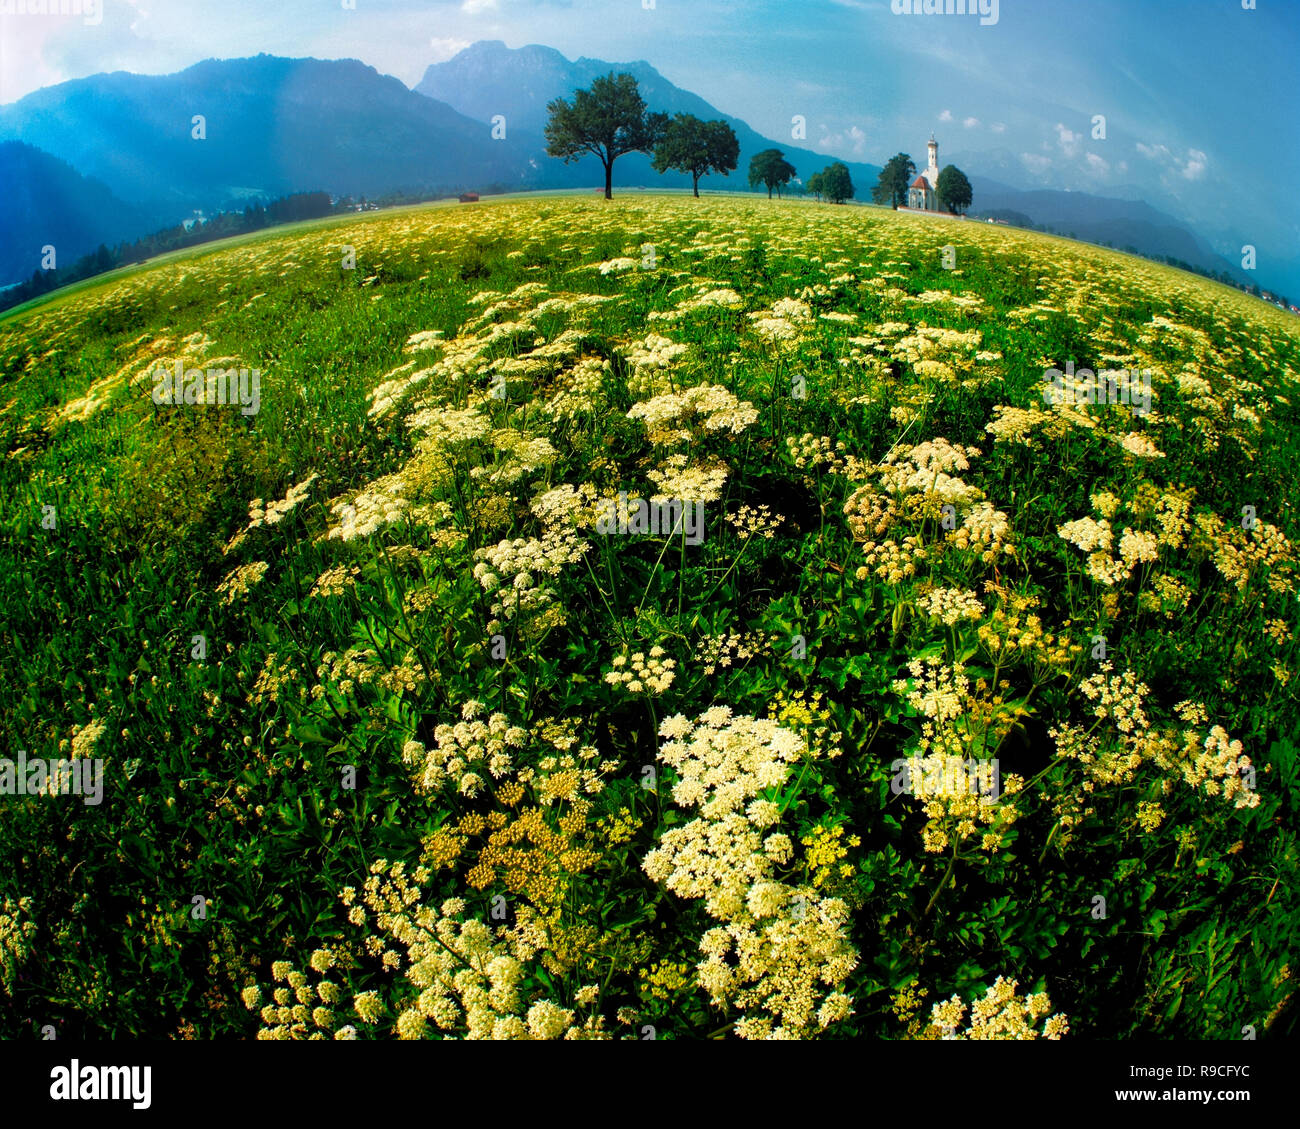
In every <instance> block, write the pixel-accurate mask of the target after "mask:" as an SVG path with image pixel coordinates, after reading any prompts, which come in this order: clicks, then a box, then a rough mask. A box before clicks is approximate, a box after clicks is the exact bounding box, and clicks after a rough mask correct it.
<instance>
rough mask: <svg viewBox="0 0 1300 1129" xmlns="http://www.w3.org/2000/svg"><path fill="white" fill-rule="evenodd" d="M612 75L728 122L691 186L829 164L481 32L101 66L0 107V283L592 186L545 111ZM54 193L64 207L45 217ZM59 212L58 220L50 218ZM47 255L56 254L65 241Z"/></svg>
mask: <svg viewBox="0 0 1300 1129" xmlns="http://www.w3.org/2000/svg"><path fill="white" fill-rule="evenodd" d="M611 71H612V72H615V73H618V72H627V73H630V74H632V75H633V76H634V77H635V78H636V79H637V81H638V85H639V88H640V90H641V93H642V96H643V97H644V99H645V101H646V103H647V106H648V108H649V109H651V110H656V111H663V112H667V113H691V114H694V115H696V116H697V117H700V118H704V119H706V120H707V119H717V118H721V119H723V120H725V121H726V122H728V123H729V124H730V125H731V127H732V128H733V129H734V130H735V131H736V135H737V138H738V140H739V141H740V149H741V152H740V160H739V162H738V167H737V169H736V171H735V172H733V173H732V174H731V175H730V176H728V177H722V176H719V175H711V176H708V177H706V178H705V179H704V180H703V181H702V182H701V188H702V189H704V190H707V189H711V188H726V189H744V188H746V187H747V179H748V177H747V173H748V166H749V160H750V158H751V157H752V156H753V155H754V154H755V153H756V152H758V151H760V150H762V149H768V148H779V149H780V150H782V152H783V153H784V154H785V156H786V158H787V160H789V161H790V162H791V164H793V165H794V166H795V169H796V172H797V175H798V177H799V178H800V179H801V180H803V181H806V180H807V178H808V177H809V176H811V175H812V173H814V172H817V171H819V170H820V169H822V168H824V167H825V166H826V165H828V164H829V163H830V162H831V161H832V160H835V159H836V157H835V156H834V155H831V154H826V153H821V152H817V151H815V150H812V149H808V148H802V147H799V146H797V145H794V144H790V143H788V142H784V141H781V140H773V139H771V138H768V137H764V136H763V135H762V134H760V133H758V132H757V131H755V130H754V129H752V128H751V127H750V126H749V125H748V124H747V123H746V122H744V121H743V120H741V119H740V118H736V117H733V116H731V115H729V114H726V113H723V112H722V111H720V110H718V109H717V108H716V107H714V106H712V105H711V104H710V103H708V102H706V101H705V100H704V99H703V98H701V97H699V96H698V95H696V94H693V93H691V92H690V91H687V90H683V89H681V88H680V87H677V86H675V85H674V84H673V83H672V82H670V81H669V80H668V79H666V78H665V77H664V76H663V75H662V74H660V73H659V71H657V70H656V69H655V68H654V67H653V66H651V65H650V64H649V63H648V62H645V61H644V60H638V61H636V62H631V63H611V62H606V61H604V60H601V59H591V58H585V57H584V58H579V59H577V60H575V61H570V60H568V59H567V58H566V57H565V56H564V55H562V54H561V53H560V52H559V51H556V50H555V49H554V48H551V47H545V46H541V45H536V44H534V45H530V46H527V47H521V48H514V49H512V48H508V47H506V45H505V44H504V43H502V42H500V41H480V42H478V43H475V44H473V45H471V46H470V47H467V48H466V49H464V50H463V51H461V52H459V53H458V54H457V55H456V56H454V57H453V58H451V59H449V60H447V61H445V62H442V63H435V64H433V65H432V66H430V67H428V68H427V70H426V71H425V74H424V76H423V78H422V79H421V81H420V82H419V83H418V84H417V85H416V87H415V88H414V89H409V88H407V87H406V86H405V85H404V84H403V83H402V82H401V81H399V80H398V79H396V78H393V77H392V76H389V75H383V74H381V73H380V72H378V71H377V70H376V69H375V68H374V67H371V66H368V65H367V64H365V63H362V62H359V61H357V60H355V59H342V60H320V59H312V58H306V59H288V58H282V57H278V56H272V55H258V56H256V57H253V58H246V59H227V60H217V59H208V60H205V61H203V62H201V63H196V64H195V65H193V66H191V67H188V68H186V69H185V70H183V71H180V72H178V73H176V74H171V75H136V74H130V73H127V72H121V71H119V72H115V73H112V74H99V75H93V76H91V77H89V78H84V79H75V80H72V81H69V82H64V83H59V84H58V85H56V86H50V87H46V88H43V89H41V90H38V91H36V92H35V93H33V94H30V95H28V96H27V97H25V98H22V99H20V100H19V101H17V102H14V103H11V104H9V105H6V106H0V142H5V141H9V142H21V143H22V145H23V148H22V149H21V150H18V149H12V148H10V149H7V150H4V152H5V153H7V156H5V157H4V160H6V161H7V162H8V164H7V166H6V165H5V164H4V163H3V162H0V172H6V171H7V172H8V175H7V176H6V177H5V183H6V184H10V183H13V184H15V185H17V186H18V188H17V189H16V190H15V191H14V193H13V195H14V199H15V200H18V201H20V206H17V207H14V208H11V209H10V212H9V213H8V214H7V215H6V216H5V217H4V220H3V221H2V222H3V226H0V232H3V233H4V234H5V236H6V238H5V240H4V244H3V246H4V248H5V253H4V254H0V285H4V284H6V283H11V282H15V281H19V280H22V279H26V278H28V277H30V275H31V272H32V269H34V267H33V260H32V250H31V249H32V247H33V245H35V246H36V247H37V248H39V246H41V245H43V244H45V243H49V242H55V243H56V246H57V245H58V243H57V241H56V240H55V239H54V238H52V237H51V236H50V235H49V234H48V233H49V232H51V231H55V232H60V233H61V234H59V239H60V240H62V241H63V243H64V244H65V245H66V247H67V248H68V251H67V253H68V254H72V255H74V256H75V255H76V254H77V253H79V250H78V249H80V250H83V251H84V250H93V248H94V247H95V246H96V245H98V243H100V242H105V243H111V242H113V241H120V240H128V239H134V238H136V237H139V236H143V235H146V234H149V233H151V232H153V231H155V230H157V229H159V228H161V227H164V226H167V225H170V224H174V223H176V222H178V221H180V220H182V219H187V218H189V216H190V215H192V214H193V212H194V211H196V210H202V211H205V212H212V211H216V210H220V209H229V208H242V207H243V205H244V204H245V203H247V202H248V201H250V200H252V199H257V198H261V199H271V198H274V197H277V196H283V195H288V194H291V193H295V192H310V191H321V190H323V191H326V192H329V193H331V194H333V195H353V196H361V195H365V196H370V197H375V196H383V195H387V194H390V193H407V194H411V195H433V194H454V193H457V192H460V191H462V190H464V189H474V190H477V191H483V190H485V189H489V188H492V189H505V190H512V189H513V190H528V189H538V188H576V187H584V186H595V185H597V184H599V183H601V182H602V180H603V176H602V173H601V170H600V165H599V162H598V161H597V160H596V159H595V158H594V157H589V158H584V159H583V160H581V161H577V162H575V163H573V164H572V165H565V164H564V163H563V162H562V161H559V160H556V159H554V158H551V157H548V156H547V155H546V151H545V140H544V137H543V131H544V128H545V124H546V120H547V111H546V106H547V104H548V103H549V102H551V101H552V100H553V99H555V98H560V97H569V96H571V95H572V93H573V91H574V90H577V89H580V88H584V87H586V86H589V85H590V83H591V80H592V79H593V78H595V77H597V76H598V75H603V74H608V73H610V72H611ZM196 114H201V115H203V118H204V120H205V127H206V133H207V137H206V139H205V140H195V139H194V138H193V137H192V135H191V131H192V128H193V126H192V119H193V117H194V115H196ZM498 114H500V115H503V116H504V117H505V122H506V131H505V134H506V135H505V138H504V139H501V140H497V139H494V138H493V136H492V127H491V124H490V123H491V122H492V120H493V118H494V117H495V116H496V115H498ZM38 151H39V153H40V155H39V156H37V155H36V154H37V152H38ZM20 152H21V153H22V157H21V158H19V157H18V156H17V154H18V153H20ZM882 156H883V155H882ZM976 156H977V155H976V154H963V155H962V161H963V167H964V171H966V173H967V175H968V176H969V178H970V181H971V184H972V187H973V189H974V197H975V199H974V208H975V209H976V210H978V211H985V212H988V211H995V210H996V211H1012V212H1019V213H1023V214H1024V215H1027V216H1029V217H1030V219H1031V220H1032V221H1033V222H1034V223H1035V224H1037V225H1039V226H1050V227H1053V228H1055V229H1056V230H1058V231H1060V232H1062V233H1063V234H1070V233H1073V234H1074V235H1076V236H1077V237H1078V238H1081V239H1087V240H1091V241H1093V242H1098V243H1110V244H1111V245H1113V246H1115V247H1117V248H1119V249H1124V248H1125V247H1129V246H1131V247H1133V248H1135V249H1136V250H1137V251H1139V252H1140V253H1143V254H1147V255H1153V256H1157V257H1163V256H1172V257H1174V258H1177V259H1180V260H1182V261H1184V262H1187V263H1189V264H1191V265H1193V266H1195V267H1197V268H1198V269H1203V270H1208V271H1227V272H1228V273H1229V274H1230V275H1231V276H1232V277H1235V278H1238V279H1241V280H1242V281H1253V279H1249V280H1248V279H1246V277H1245V276H1244V275H1243V273H1242V272H1241V271H1240V270H1238V269H1236V267H1235V264H1232V263H1230V262H1227V261H1226V260H1224V259H1223V258H1221V257H1220V256H1218V255H1216V254H1215V253H1214V252H1213V251H1212V250H1211V249H1210V247H1209V246H1208V244H1207V243H1206V242H1205V240H1203V239H1202V238H1201V237H1200V236H1198V235H1197V234H1196V233H1195V232H1193V231H1191V230H1189V229H1188V227H1187V225H1186V224H1185V223H1183V222H1181V221H1179V220H1178V219H1176V218H1175V217H1173V216H1171V215H1168V214H1166V213H1164V212H1160V211H1157V210H1156V209H1155V208H1152V207H1151V206H1150V205H1149V204H1147V203H1146V202H1145V201H1143V200H1141V199H1120V198H1113V197H1111V198H1107V197H1099V196H1092V195H1090V194H1088V193H1084V192H1065V191H1060V190H1054V189H1049V190H1023V189H1017V188H1014V187H1012V186H1010V185H1007V184H1005V183H1002V182H1000V181H997V180H994V179H991V178H987V177H983V176H981V175H979V169H978V164H977V162H976ZM56 158H57V160H56ZM839 159H844V158H843V157H842V156H841V157H840V158H839ZM51 162H53V163H51ZM844 163H845V164H846V165H847V166H848V168H849V170H850V174H851V175H852V178H853V181H854V185H855V187H856V189H857V199H858V200H860V201H861V200H867V199H869V198H870V190H871V187H872V185H873V184H874V183H875V182H876V179H877V177H878V176H879V173H880V166H879V165H873V164H870V163H866V162H860V161H849V160H844ZM944 163H945V162H944V161H943V160H941V161H940V164H941V165H942V164H944ZM994 165H995V167H996V166H997V159H996V156H995V159H994ZM81 178H89V179H88V180H86V181H85V182H84V183H83V182H82V179H81ZM24 181H25V182H26V183H25V184H24V183H23V182H24ZM614 183H615V189H616V191H617V189H618V188H619V187H620V186H622V187H627V186H633V185H637V186H639V185H646V186H651V187H688V186H689V184H690V177H689V176H688V175H686V174H683V173H666V174H663V175H660V174H657V173H655V172H654V171H653V169H652V168H651V167H650V157H649V156H648V155H644V154H639V153H629V154H627V155H625V156H623V157H620V158H619V159H618V161H617V162H616V164H615V166H614ZM54 200H62V201H65V203H61V204H59V205H58V207H57V208H53V209H52V210H51V206H48V202H50V201H54ZM43 201H44V202H45V203H43ZM81 201H89V202H88V203H82V202H81ZM56 211H57V212H60V213H62V214H63V215H64V217H65V220H64V221H63V222H64V226H63V227H62V228H61V227H60V226H59V224H60V222H61V221H60V219H59V217H58V216H57V215H54V214H53V212H56ZM10 248H13V251H12V253H11V252H10ZM59 253H60V256H61V258H60V261H61V263H62V262H64V261H66V260H65V259H64V258H63V256H64V254H65V251H64V247H59Z"/></svg>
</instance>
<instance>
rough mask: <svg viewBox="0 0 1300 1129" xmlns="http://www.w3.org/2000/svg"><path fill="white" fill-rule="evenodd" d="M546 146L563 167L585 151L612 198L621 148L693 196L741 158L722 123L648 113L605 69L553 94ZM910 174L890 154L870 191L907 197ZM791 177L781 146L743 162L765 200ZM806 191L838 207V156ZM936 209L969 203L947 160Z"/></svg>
mask: <svg viewBox="0 0 1300 1129" xmlns="http://www.w3.org/2000/svg"><path fill="white" fill-rule="evenodd" d="M546 109H547V111H548V112H549V114H550V119H549V120H548V121H547V123H546V151H547V153H548V154H550V156H552V157H559V158H561V159H562V160H563V161H564V163H565V164H569V163H570V162H572V161H577V160H580V159H581V158H583V157H585V156H588V155H591V156H595V157H596V158H598V159H599V161H600V163H601V165H602V166H603V167H604V169H605V199H607V200H609V199H612V198H613V195H614V162H615V161H616V160H618V158H619V157H621V156H623V154H625V153H652V154H653V159H652V161H651V167H652V168H653V169H654V170H655V172H658V173H663V172H667V171H668V170H669V169H673V170H676V171H679V172H686V173H690V174H691V183H692V188H693V190H694V192H695V195H696V196H698V195H699V194H700V177H702V176H708V175H709V174H710V173H721V174H722V175H723V176H726V175H728V174H729V173H730V172H732V171H733V170H734V169H735V168H736V162H737V161H738V160H739V159H740V142H739V140H738V139H737V137H736V131H735V130H734V129H732V128H731V126H730V125H728V124H727V123H726V122H725V121H711V122H706V121H701V120H700V119H699V118H697V117H695V116H694V115H693V114H675V115H673V116H672V117H671V118H670V117H669V116H668V115H667V114H662V113H649V112H647V109H646V104H645V99H643V98H642V97H641V92H640V90H639V89H638V88H637V82H636V79H635V78H633V77H632V75H630V74H620V75H615V74H613V73H610V74H609V75H607V76H606V77H604V78H597V79H595V80H593V81H592V84H591V88H590V89H589V90H578V91H575V92H574V95H573V101H572V102H570V101H568V100H567V99H564V98H557V99H555V100H554V101H553V102H550V103H549V104H548V105H547V107H546ZM915 175H916V165H915V164H914V163H913V161H912V158H911V157H909V156H908V155H907V154H906V153H899V154H898V155H897V156H895V157H891V158H890V161H889V163H888V164H887V165H886V166H885V168H884V170H883V171H882V172H881V174H880V182H879V183H878V184H877V185H876V186H875V187H874V188H873V189H872V191H871V195H872V198H873V199H874V200H875V202H876V203H878V204H885V203H891V204H892V205H893V206H894V207H895V208H897V207H898V206H899V205H900V204H902V203H906V201H907V190H908V188H909V186H910V185H911V183H912V178H913V177H914V176H915ZM796 176H797V172H796V169H795V167H794V165H792V164H791V163H790V162H789V161H787V160H786V159H785V154H784V153H782V152H781V150H780V149H764V150H763V151H762V152H761V153H756V154H754V156H753V158H752V159H751V160H750V162H749V184H750V187H751V188H757V187H759V186H763V187H765V188H766V189H767V195H768V198H769V199H770V198H771V196H772V193H773V192H774V191H775V192H776V194H777V195H778V196H780V194H781V189H782V188H783V187H785V186H786V185H787V184H789V183H790V182H791V181H792V180H794V179H795V177H796ZM806 187H807V191H809V192H811V193H812V194H813V195H814V196H816V197H817V199H819V200H821V199H823V198H824V199H826V200H829V201H830V202H831V203H832V204H842V203H844V201H846V200H851V199H853V195H854V188H853V179H852V177H850V175H849V169H848V166H847V165H845V164H844V163H842V162H840V161H836V162H834V163H833V164H831V165H828V166H827V167H826V168H824V169H823V170H822V171H821V172H819V173H814V174H813V175H812V176H811V177H809V178H808V184H807V186H806ZM935 190H936V192H937V194H938V197H939V202H940V204H941V206H943V207H944V208H946V209H948V211H950V212H953V213H955V214H960V213H961V212H962V211H963V210H965V209H966V208H969V207H970V202H971V187H970V181H968V180H967V179H966V176H965V174H964V173H963V172H962V171H961V170H960V169H959V168H957V167H955V166H954V165H948V166H947V167H946V168H945V169H944V170H943V171H942V172H941V173H940V174H939V183H938V184H937V185H936V186H935Z"/></svg>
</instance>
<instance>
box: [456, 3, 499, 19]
mask: <svg viewBox="0 0 1300 1129" xmlns="http://www.w3.org/2000/svg"><path fill="white" fill-rule="evenodd" d="M496 6H497V0H464V3H463V4H461V6H460V10H461V11H462V12H464V13H466V14H467V15H470V16H474V15H477V14H478V13H479V12H487V11H495V10H496Z"/></svg>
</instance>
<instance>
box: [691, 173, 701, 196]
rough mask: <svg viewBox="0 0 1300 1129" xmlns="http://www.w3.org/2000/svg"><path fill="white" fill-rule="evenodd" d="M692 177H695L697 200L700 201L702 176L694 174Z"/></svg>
mask: <svg viewBox="0 0 1300 1129" xmlns="http://www.w3.org/2000/svg"><path fill="white" fill-rule="evenodd" d="M692 175H693V176H694V177H695V199H697V200H698V199H699V198H700V174H699V173H693V174H692Z"/></svg>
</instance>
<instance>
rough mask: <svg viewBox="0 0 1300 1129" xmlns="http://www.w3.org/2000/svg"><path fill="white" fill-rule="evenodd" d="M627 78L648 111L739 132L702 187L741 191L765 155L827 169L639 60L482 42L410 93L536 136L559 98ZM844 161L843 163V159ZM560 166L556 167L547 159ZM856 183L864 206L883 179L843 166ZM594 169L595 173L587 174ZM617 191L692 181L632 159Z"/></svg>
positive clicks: (863, 167) (823, 159) (620, 170)
mask: <svg viewBox="0 0 1300 1129" xmlns="http://www.w3.org/2000/svg"><path fill="white" fill-rule="evenodd" d="M611 71H613V72H614V73H616V74H617V73H624V72H626V73H627V74H630V75H632V77H633V78H635V79H636V80H637V87H638V89H639V90H640V91H641V96H642V97H643V98H644V99H645V101H646V105H647V106H648V107H649V108H650V109H651V110H659V111H663V112H665V113H669V114H678V113H684V114H694V115H695V116H696V117H697V118H702V119H704V120H705V121H713V120H716V119H718V118H721V119H722V120H723V121H725V122H727V123H728V124H729V125H730V126H731V128H732V129H734V130H735V131H736V137H737V139H738V140H739V141H740V160H739V161H738V162H737V166H736V171H735V172H733V173H731V174H730V175H729V176H726V177H723V176H709V177H706V178H705V179H704V180H702V181H701V182H700V187H701V188H705V189H707V188H742V189H743V188H746V187H748V183H747V178H748V175H749V159H750V158H751V157H752V156H753V155H754V154H755V153H758V152H760V151H762V150H763V149H772V148H776V149H780V150H781V151H782V152H783V153H784V154H785V157H786V160H788V161H789V162H790V163H791V164H792V165H794V167H795V168H796V169H797V170H798V173H799V176H800V177H801V178H803V179H805V180H806V179H807V178H808V177H809V176H811V175H812V174H813V173H815V172H818V171H820V170H821V169H824V168H825V167H826V166H827V165H829V164H830V163H831V162H832V161H833V160H835V159H836V157H834V156H830V155H827V154H825V153H818V152H815V151H814V150H812V149H804V148H800V147H798V146H797V145H794V144H791V143H790V142H789V141H788V140H787V141H780V140H773V139H772V138H770V137H764V136H763V135H762V134H760V133H757V132H756V131H755V130H753V129H751V128H750V127H749V126H748V125H747V124H746V123H745V122H743V121H742V120H741V119H740V118H736V117H732V116H731V115H730V114H726V113H723V112H722V111H721V110H719V109H717V108H716V107H714V106H711V105H710V104H709V103H708V102H706V101H705V100H704V99H703V98H700V97H699V96H698V95H695V94H692V93H691V92H690V91H688V90H682V89H681V88H680V87H677V86H674V85H673V84H672V83H671V82H669V81H668V80H667V79H666V78H664V76H663V75H661V74H660V73H659V72H658V71H657V70H655V68H654V67H652V66H651V65H650V64H649V63H647V62H644V61H637V62H634V63H610V62H606V61H605V60H603V59H588V58H580V59H577V60H576V61H574V62H570V61H569V60H568V59H566V58H565V57H564V56H563V55H562V54H560V52H559V51H556V50H555V49H554V48H553V47H543V46H540V45H538V44H531V45H529V46H527V47H519V48H510V47H507V46H506V45H505V44H504V43H502V42H501V41H500V40H481V41H479V42H478V43H475V44H472V45H471V46H469V47H466V48H465V49H464V50H463V51H461V52H460V53H459V54H457V55H456V56H455V57H453V58H451V59H448V60H447V61H446V62H445V63H435V64H433V65H432V66H431V67H429V68H428V70H426V71H425V72H424V78H423V79H421V80H420V82H419V83H418V84H417V85H416V87H415V89H416V90H417V91H418V92H419V93H421V94H424V95H426V96H427V97H429V98H436V99H438V100H439V101H441V102H446V103H447V104H448V105H449V106H451V107H453V108H454V109H456V110H459V111H460V112H461V113H462V114H464V115H466V116H467V117H471V118H477V119H478V120H480V121H484V122H486V121H490V120H491V119H492V117H493V116H494V115H496V114H504V115H505V118H506V123H507V128H508V129H515V128H516V127H517V128H519V129H523V130H527V131H529V132H532V133H535V134H541V133H542V131H543V130H544V129H545V128H546V121H547V117H548V115H547V112H546V106H547V104H548V103H549V102H551V101H552V100H554V99H556V98H569V97H571V96H572V94H573V92H574V91H575V90H578V89H581V88H584V87H587V86H590V85H591V80H592V79H594V78H598V77H600V76H601V75H607V74H609V73H610V72H611ZM841 159H842V158H841ZM552 163H553V164H555V165H559V164H560V162H559V161H554V160H552ZM844 163H845V164H846V165H848V168H849V172H850V174H851V175H852V177H853V184H854V187H855V188H856V189H857V194H858V198H859V199H868V198H869V191H870V187H871V185H873V184H875V183H876V179H877V177H879V176H880V166H879V165H871V164H865V163H862V162H858V161H848V160H845V161H844ZM575 167H576V168H581V169H582V170H583V171H584V172H585V173H586V174H587V175H586V180H585V181H584V183H591V184H595V183H597V181H598V180H599V181H600V182H602V183H603V176H599V175H597V174H598V173H599V172H600V164H599V162H597V161H596V160H595V159H594V158H593V159H592V160H591V161H583V162H578V163H576V164H575ZM588 170H594V171H588ZM614 183H615V185H616V186H617V185H619V184H623V185H641V184H644V185H646V186H647V187H650V186H653V185H669V186H673V187H677V186H689V185H690V183H691V179H690V177H688V176H683V175H681V174H673V173H668V174H665V175H664V176H663V177H661V176H659V175H658V174H657V173H655V172H654V171H652V170H651V168H650V159H649V158H648V157H645V156H642V155H641V154H639V153H629V154H628V155H627V156H624V157H620V158H619V159H618V161H616V162H615V164H614Z"/></svg>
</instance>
